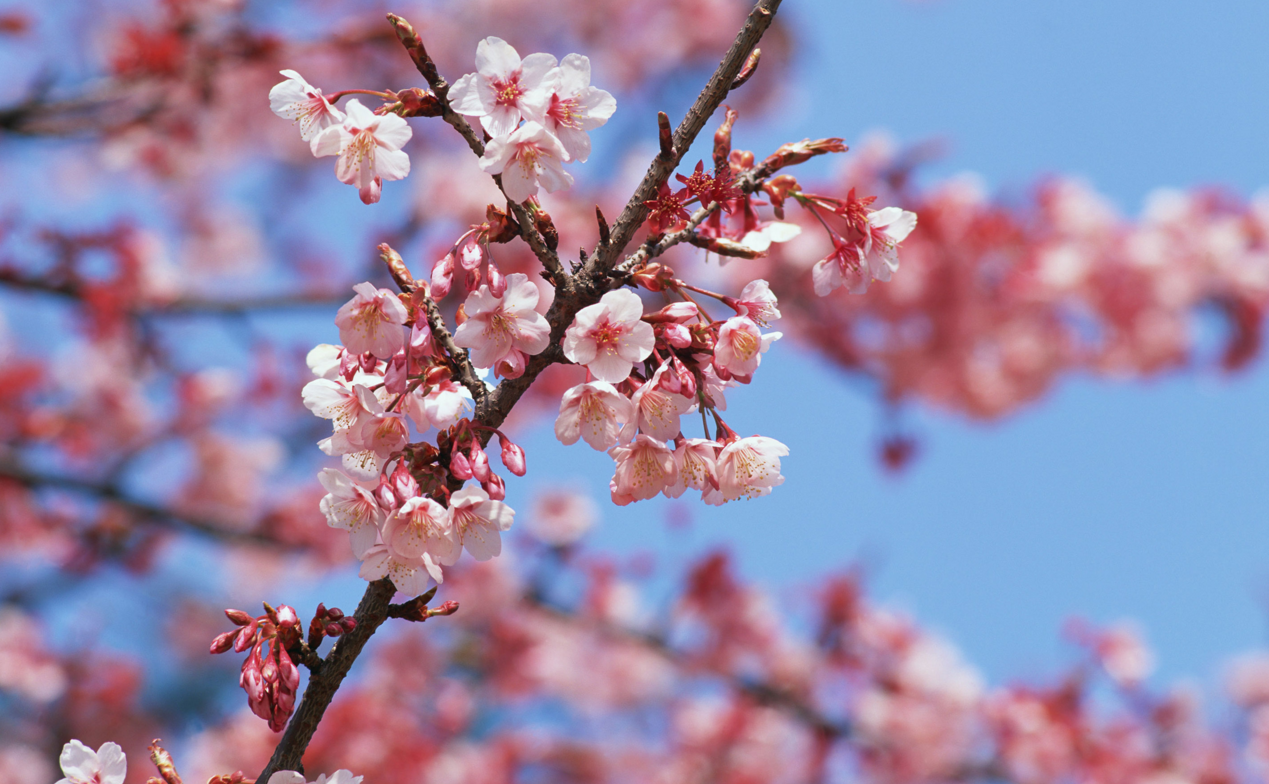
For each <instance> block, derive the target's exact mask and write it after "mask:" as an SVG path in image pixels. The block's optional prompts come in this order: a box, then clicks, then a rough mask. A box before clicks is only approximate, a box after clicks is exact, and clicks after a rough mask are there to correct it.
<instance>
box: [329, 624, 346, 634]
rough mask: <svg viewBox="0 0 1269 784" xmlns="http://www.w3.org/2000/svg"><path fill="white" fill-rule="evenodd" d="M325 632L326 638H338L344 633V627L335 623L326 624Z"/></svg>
mask: <svg viewBox="0 0 1269 784" xmlns="http://www.w3.org/2000/svg"><path fill="white" fill-rule="evenodd" d="M325 632H326V636H327V637H338V636H339V635H341V634H343V633H344V627H342V626H340V625H339V624H337V623H328V624H326V628H325Z"/></svg>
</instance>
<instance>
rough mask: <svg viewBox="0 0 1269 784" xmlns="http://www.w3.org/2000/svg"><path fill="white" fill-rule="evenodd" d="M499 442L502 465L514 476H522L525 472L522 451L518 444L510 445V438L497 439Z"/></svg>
mask: <svg viewBox="0 0 1269 784" xmlns="http://www.w3.org/2000/svg"><path fill="white" fill-rule="evenodd" d="M499 441H500V442H501V443H502V464H503V465H504V466H506V467H507V470H508V471H510V472H511V473H513V474H515V475H516V476H524V474H525V472H526V471H527V467H526V466H525V463H524V450H523V449H521V448H520V446H519V445H518V444H514V443H512V441H511V439H510V438H502V437H499Z"/></svg>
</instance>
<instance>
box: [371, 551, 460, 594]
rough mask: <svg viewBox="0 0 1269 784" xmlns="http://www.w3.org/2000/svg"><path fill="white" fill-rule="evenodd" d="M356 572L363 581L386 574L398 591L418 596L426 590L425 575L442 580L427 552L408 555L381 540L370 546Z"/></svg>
mask: <svg viewBox="0 0 1269 784" xmlns="http://www.w3.org/2000/svg"><path fill="white" fill-rule="evenodd" d="M357 574H358V576H359V577H361V579H363V580H367V581H374V580H382V579H383V578H385V577H387V578H388V579H390V580H392V584H393V585H394V586H396V589H397V590H398V591H400V592H401V593H404V594H409V595H411V596H418V595H419V594H421V593H423V592H424V591H426V590H427V582H428V578H429V577H430V578H431V579H433V580H435V581H436V582H437V583H442V582H444V581H445V576H444V573H443V572H442V571H441V565H440V564H438V563H437V562H436V560H435V559H433V558H432V556H431V555H430V554H429V553H423V554H422V555H420V556H416V557H409V556H404V555H401V554H399V553H397V552H396V551H395V550H393V549H391V548H390V547H388V546H387V545H383V544H377V545H375V546H374V547H371V548H370V551H369V552H367V553H366V557H365V558H364V559H363V560H362V562H361V569H360V570H359V571H358V572H357Z"/></svg>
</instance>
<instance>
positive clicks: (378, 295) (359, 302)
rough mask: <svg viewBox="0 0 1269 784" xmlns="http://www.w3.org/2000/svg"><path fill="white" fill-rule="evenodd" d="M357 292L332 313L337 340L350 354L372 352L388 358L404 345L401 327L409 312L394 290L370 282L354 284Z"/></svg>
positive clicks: (382, 357)
mask: <svg viewBox="0 0 1269 784" xmlns="http://www.w3.org/2000/svg"><path fill="white" fill-rule="evenodd" d="M353 291H355V292H357V295H356V296H355V297H353V298H352V299H350V300H348V301H347V302H345V303H344V304H343V306H341V307H340V309H339V311H338V312H337V313H336V314H335V326H337V327H339V340H340V342H342V343H343V344H344V347H345V348H346V349H348V351H349V353H352V354H365V353H367V352H368V353H371V354H374V355H375V356H376V357H378V358H379V359H389V358H391V357H392V355H393V354H396V353H397V352H398V351H400V350H401V349H402V347H404V346H405V330H404V329H403V328H402V327H403V326H404V325H405V322H406V320H407V319H408V318H409V312H408V311H407V310H406V309H405V305H402V304H401V300H400V299H399V298H398V297H397V295H396V294H393V293H392V292H391V291H388V290H387V289H379V288H375V287H374V286H373V285H372V284H370V283H358V284H357V285H356V286H353Z"/></svg>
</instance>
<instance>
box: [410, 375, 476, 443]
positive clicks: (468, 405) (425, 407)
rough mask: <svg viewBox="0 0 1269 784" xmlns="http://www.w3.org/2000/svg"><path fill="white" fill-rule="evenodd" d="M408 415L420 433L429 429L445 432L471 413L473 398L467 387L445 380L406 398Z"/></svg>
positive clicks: (451, 380)
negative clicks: (424, 391) (425, 392)
mask: <svg viewBox="0 0 1269 784" xmlns="http://www.w3.org/2000/svg"><path fill="white" fill-rule="evenodd" d="M405 404H406V414H407V415H409V417H410V419H411V420H412V421H413V422H414V425H415V427H417V428H418V429H419V431H420V432H423V431H426V430H427V429H428V428H429V427H434V428H436V429H437V430H443V429H445V428H447V427H450V426H452V425H455V424H457V423H458V420H460V419H462V418H463V417H464V416H466V415H468V414H469V413H471V409H472V398H471V392H468V391H467V387H465V386H463V385H461V384H459V383H457V382H455V381H454V380H453V379H449V378H447V379H445V380H444V381H441V382H440V383H439V384H437V385H435V386H434V387H432V388H431V389H429V390H428V391H427V394H424V393H423V388H422V387H419V388H417V389H415V390H414V391H413V392H412V393H410V395H409V396H408V397H407V398H406V401H405Z"/></svg>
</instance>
